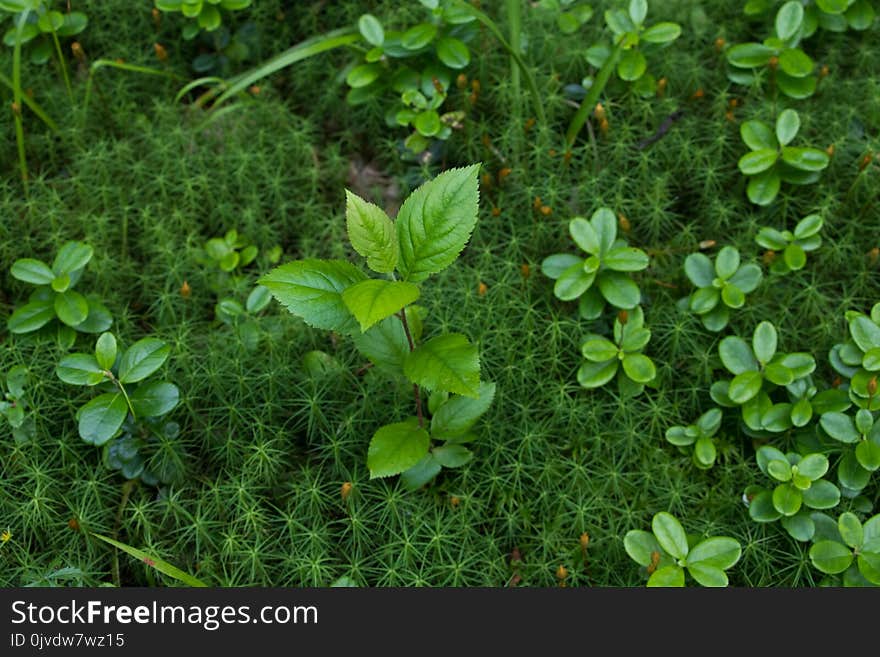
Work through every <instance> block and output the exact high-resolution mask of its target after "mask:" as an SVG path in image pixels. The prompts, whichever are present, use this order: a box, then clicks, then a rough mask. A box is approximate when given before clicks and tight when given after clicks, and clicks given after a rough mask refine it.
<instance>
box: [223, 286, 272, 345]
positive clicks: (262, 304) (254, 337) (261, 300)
mask: <svg viewBox="0 0 880 657" xmlns="http://www.w3.org/2000/svg"><path fill="white" fill-rule="evenodd" d="M271 301H272V293H271V292H269V288H267V287H263V286H262V285H257V286H255V287H254V289H253V290H251V292H250V294H248V297H247V300H246V301H245V303H244V305H242V304H241V303H240V302H239V301H238V300H237V299H234V298H232V297H224V298H223V299H220V301H218V302H217V305H216V306H214V314H215V316H216V317H217V319H219V320H220V321H221V322H223V323H224V324H226V325H227V326H230V327H232V328H233V329H234V330H235V332H236V334H237V335H238V338H239V340H241V342H242V344H243V345H244V347H245V349H247V350H248V351H253V350H255V349H256V348H257V346H258V345H259V342H260V327H259V324H258V323H257V318H258V317H259V315H260V314H261V313H262V312H263V311H264V310H265V309H266V308H267V307H268V306H269V303H271Z"/></svg>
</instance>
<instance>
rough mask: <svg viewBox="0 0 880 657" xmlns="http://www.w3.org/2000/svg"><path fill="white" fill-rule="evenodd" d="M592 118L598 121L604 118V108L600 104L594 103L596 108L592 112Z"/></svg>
mask: <svg viewBox="0 0 880 657" xmlns="http://www.w3.org/2000/svg"><path fill="white" fill-rule="evenodd" d="M593 116H594V117H596V119H597V120H598V121H602V120H603V119H604V118H605V116H606V115H605V107H604V106H603V105H602V103H596V108H595V109H594V110H593Z"/></svg>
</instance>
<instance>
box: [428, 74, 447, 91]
mask: <svg viewBox="0 0 880 657" xmlns="http://www.w3.org/2000/svg"><path fill="white" fill-rule="evenodd" d="M431 84H432V85H434V91H436V92H437V93H438V94H445V93H446V89H444V88H443V85H442V84H441V83H440V80H438V79H437V77H436V76H435V77H432V78H431Z"/></svg>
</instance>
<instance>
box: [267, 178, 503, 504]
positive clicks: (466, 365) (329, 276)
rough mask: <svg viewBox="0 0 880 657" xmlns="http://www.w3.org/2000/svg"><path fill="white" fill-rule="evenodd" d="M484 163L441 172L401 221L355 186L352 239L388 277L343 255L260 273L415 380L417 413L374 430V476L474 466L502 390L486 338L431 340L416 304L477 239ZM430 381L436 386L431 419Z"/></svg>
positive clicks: (414, 478) (408, 476)
mask: <svg viewBox="0 0 880 657" xmlns="http://www.w3.org/2000/svg"><path fill="white" fill-rule="evenodd" d="M479 169H480V165H479V164H475V165H472V166H469V167H465V168H461V169H451V170H449V171H446V172H444V173H441V174H440V175H439V176H437V177H436V178H435V179H434V180H431V181H429V182H427V183H425V184H424V185H422V186H421V187H419V188H418V189H416V190H415V191H414V192H413V193H412V194H410V196H409V197H408V198H407V199H406V200H405V201H404V203H403V205H402V206H401V208H400V212H399V213H398V215H397V219H396V220H395V221H392V220H391V219H390V218H389V217H388V215H387V214H385V212H384V211H383V210H382V209H381V208H379V207H378V206H376V205H373V204H372V203H368V202H367V201H365V200H363V199H362V198H360V197H359V196H357V195H355V194H353V193H351V192H346V194H347V203H346V223H347V228H348V237H349V240H350V241H351V244H352V246H353V247H354V250H355V251H356V252H357V253H358V254H360V255H361V256H363V257H364V258H365V259H366V264H367V267H368V268H369V269H371V270H372V271H373V272H375V273H377V274H380V275H382V277H380V278H371V277H368V276H367V275H366V274H365V273H364V272H363V271H362V270H361V269H359V268H358V267H355V266H354V265H353V264H351V263H349V262H347V261H343V260H317V259H306V260H298V261H294V262H289V263H286V264H283V265H281V266H280V267H277V268H275V269H273V270H272V271H271V272H269V273H268V274H267V275H266V276H264V277H263V278H262V279H261V280H260V284H261V285H264V286H265V287H267V288H268V289H269V290H270V291H271V293H272V295H273V296H274V297H275V298H276V299H277V300H278V301H279V302H280V303H281V304H282V305H284V306H285V307H286V308H287V309H288V310H290V312H292V313H293V314H294V315H297V316H299V317H301V318H302V319H303V320H304V321H305V322H306V324H308V325H310V326H313V327H315V328H319V329H324V330H330V331H335V332H337V333H340V334H344V335H350V336H352V338H353V341H354V344H355V347H356V348H357V349H358V350H359V351H360V352H361V353H362V354H364V355H365V356H366V357H367V358H368V359H369V360H370V361H371V362H372V363H373V365H375V367H376V369H377V370H378V371H381V372H383V373H385V374H387V375H389V376H390V377H392V378H393V379H395V380H398V381H406V382H407V384H408V386H407V387H408V388H409V390H411V391H412V392H411V394H412V396H413V398H414V399H415V406H416V415H415V416H414V417H410V418H407V419H405V420H403V421H401V422H395V423H392V424H387V425H385V426H383V427H380V428H379V429H378V430H377V431H376V432H375V433H374V434H373V437H372V439H371V440H370V445H369V449H368V451H367V467H368V468H369V470H370V477H371V478H376V477H390V476H393V475H396V474H402V475H403V476H402V477H401V481H402V483H403V484H404V485H405V486H406V487H409V488H417V487H419V486H421V485H423V484H425V483H427V482H429V481H430V480H431V479H433V478H434V477H435V476H436V475H437V473H438V472H439V471H440V469H441V468H443V467H447V468H455V467H460V466H462V465H464V464H465V463H467V462H468V461H469V460H470V459H471V458H472V457H473V452H471V451H470V450H469V449H468V448H467V447H465V444H467V443H469V442H472V441H474V440H475V439H476V437H477V436H476V435H475V434H474V433H473V431H472V429H473V426H474V424H475V423H476V421H477V420H478V419H479V417H480V416H482V415H483V414H484V413H485V412H486V411H487V410H488V409H489V406H490V405H491V403H492V400H493V398H494V396H495V385H494V384H492V383H487V382H482V381H481V380H480V360H479V353H478V350H477V347H476V345H474V344H471V342H470V341H469V340H468V339H467V337H465V336H464V335H462V334H461V333H450V334H442V335H436V336H434V337H431V338H429V339H427V340H424V341H422V333H423V328H424V320H425V319H426V313H425V309H424V308H422V307H420V306H417V305H415V303H414V302H415V301H417V300H418V299H419V298H420V296H421V288H420V286H419V284H420V283H422V282H424V281H425V280H427V279H428V278H430V277H431V276H432V275H433V274H436V273H438V272H441V271H443V270H444V269H446V268H447V267H448V266H449V265H451V264H452V263H453V262H455V260H456V259H457V258H458V256H459V254H460V253H461V251H462V249H464V247H465V246H466V245H467V242H468V240H469V239H470V236H471V232H472V231H473V229H474V227H475V225H476V222H477V215H478V205H479V190H478V183H477V176H478V173H479ZM317 358H320V356H319V357H317ZM312 360H314V358H313V359H312ZM423 388H424V389H426V390H428V391H429V392H430V393H431V395H430V398H429V404H428V409H427V411H428V412H429V413H430V414H431V415H432V416H433V417H432V418H431V420H430V425H428V423H427V418H426V413H425V410H424V409H423V400H422V389H423ZM435 443H440V444H435Z"/></svg>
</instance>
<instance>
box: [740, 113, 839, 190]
mask: <svg viewBox="0 0 880 657" xmlns="http://www.w3.org/2000/svg"><path fill="white" fill-rule="evenodd" d="M800 127H801V122H800V117H799V116H798V113H797V112H795V111H794V110H792V109H787V110H783V111H782V112H781V113H780V114H779V117H778V118H777V119H776V131H775V132H774V131H773V130H771V129H770V126H768V125H767V124H766V123H764V122H763V121H757V120H752V121H746V122H745V123H743V124H742V126H740V135H741V136H742V140H743V141H744V142H745V144H746V145H747V146H748V147H749V148H750V149H751V151H750V152H749V153H746V154H745V155H743V156H742V157H741V158H740V159H739V170H740V171H741V172H742V173H743V174H744V175H745V176H747V177H748V178H749V184H748V187H747V190H746V191H747V193H748V197H749V200H750V201H751V202H752V203H755V204H756V205H762V206H765V205H770V204H771V203H772V202H773V200H774V199H775V198H776V196H777V195H778V194H779V190H780V188H781V186H782V183H783V182H787V183H790V184H792V185H811V184H813V183H814V182H816V181H817V180H819V176H820V172H821V171H822V170H823V169H825V168H826V167H827V166H828V163H829V162H830V158H829V157H828V153H826V152H825V151H824V150H822V149H819V148H810V147H800V146H789V144H791V142H792V141H794V138H795V137H796V136H797V133H798V131H799V130H800Z"/></svg>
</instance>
